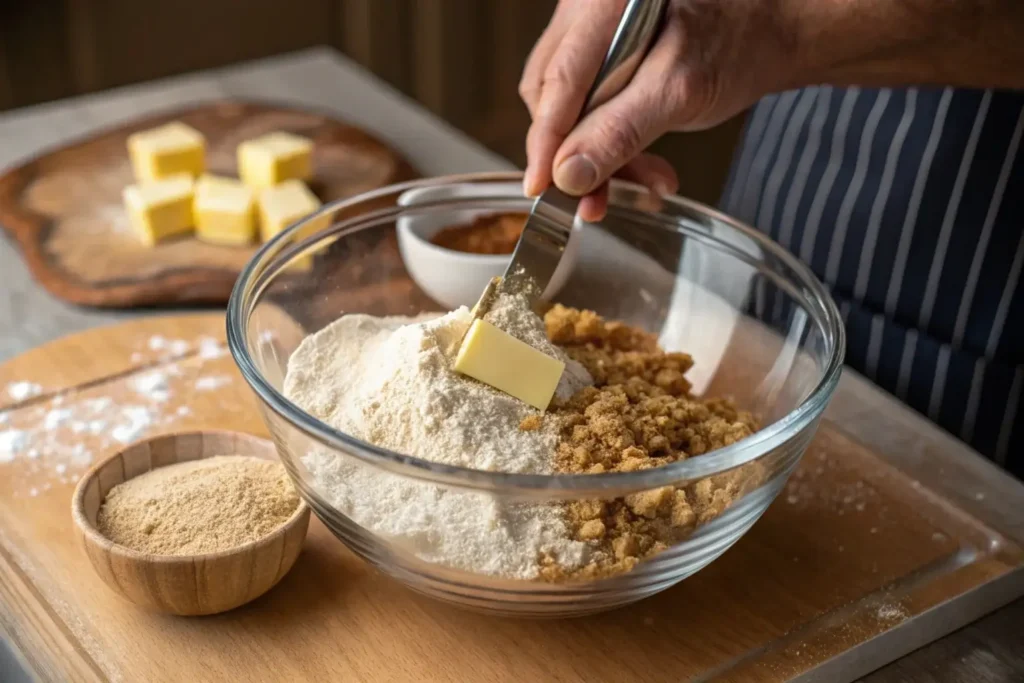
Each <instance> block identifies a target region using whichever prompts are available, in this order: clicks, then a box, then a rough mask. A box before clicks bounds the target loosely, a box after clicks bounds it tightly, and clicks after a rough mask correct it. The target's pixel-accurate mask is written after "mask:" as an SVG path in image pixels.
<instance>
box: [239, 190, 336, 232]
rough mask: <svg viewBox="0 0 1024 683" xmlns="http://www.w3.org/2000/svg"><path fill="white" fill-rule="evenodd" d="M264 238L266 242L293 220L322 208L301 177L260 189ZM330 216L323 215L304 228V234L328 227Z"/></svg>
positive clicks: (259, 204)
mask: <svg viewBox="0 0 1024 683" xmlns="http://www.w3.org/2000/svg"><path fill="white" fill-rule="evenodd" d="M257 204H258V206H259V216H260V238H261V239H262V240H263V241H264V242H266V241H267V240H269V239H270V238H271V237H273V236H274V235H276V234H278V233H279V232H281V231H282V230H284V229H285V228H287V227H288V226H289V225H291V224H292V223H295V222H297V221H299V220H300V219H302V218H305V217H306V216H308V215H309V214H311V213H313V212H314V211H316V210H317V209H319V208H320V200H319V199H317V198H316V195H315V194H313V192H312V191H311V190H310V189H309V188H308V187H306V184H305V183H304V182H302V181H301V180H289V181H286V182H283V183H281V184H280V185H275V186H274V187H268V188H266V189H264V190H263V191H261V192H260V194H259V200H258V202H257ZM329 219H330V216H321V217H320V218H318V219H317V220H315V221H313V222H311V223H310V224H309V225H307V226H306V227H305V228H303V230H302V237H306V236H308V235H312V234H313V233H314V232H316V231H317V230H319V229H321V228H323V227H326V226H327V223H328V221H329Z"/></svg>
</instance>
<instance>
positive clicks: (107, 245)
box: [0, 101, 416, 308]
mask: <svg viewBox="0 0 1024 683" xmlns="http://www.w3.org/2000/svg"><path fill="white" fill-rule="evenodd" d="M173 120H180V121H184V122H185V123H187V124H189V125H190V126H193V127H194V128H196V129H198V130H199V131H201V132H202V133H203V134H204V135H205V136H206V140H207V168H208V170H209V171H210V172H212V173H217V174H223V175H232V176H233V175H236V164H235V148H236V147H237V145H238V143H240V142H242V141H243V140H246V139H249V138H252V137H256V136H258V135H262V134H264V133H268V132H271V131H275V130H285V131H288V132H292V133H296V134H299V135H304V136H306V137H309V138H311V139H313V141H314V152H313V157H314V167H315V170H314V178H313V180H312V181H311V183H310V185H311V187H312V188H313V190H314V191H315V192H316V193H317V195H318V196H319V197H320V199H321V200H323V201H325V202H326V201H331V200H335V199H341V198H344V197H350V196H353V195H356V194H359V193H362V192H366V191H369V190H373V189H376V188H379V187H383V186H385V185H390V184H392V183H395V182H400V181H402V180H408V179H411V178H413V177H415V175H416V173H415V171H414V170H413V168H412V166H410V165H409V163H408V162H407V161H406V160H405V159H404V158H403V157H402V156H401V155H400V154H399V153H398V152H396V151H394V150H393V149H391V148H390V147H388V146H387V145H386V144H384V143H383V142H381V141H380V140H378V139H376V138H375V137H373V136H372V135H370V134H369V133H367V132H365V131H362V130H360V129H358V128H354V127H352V126H350V125H348V124H345V123H342V122H340V121H337V120H335V119H333V118H330V117H329V116H326V115H323V114H319V113H313V112H309V111H301V110H297V109H292V108H288V107H283V106H277V105H271V104H257V103H244V102H233V101H220V102H216V103H211V104H204V105H200V106H197V107H193V108H189V109H185V110H180V111H173V112H167V113H163V114H159V115H157V116H153V117H150V118H147V119H145V120H140V121H137V122H134V123H131V124H129V125H126V126H122V127H120V128H117V129H114V130H109V131H107V132H103V133H100V134H98V135H95V136H93V137H91V138H88V139H85V140H81V141H79V142H77V143H72V144H70V145H67V146H65V147H62V148H60V149H56V150H51V151H49V152H47V153H44V154H42V155H40V156H38V157H36V158H35V159H32V160H31V161H28V162H26V163H25V164H23V165H21V166H19V167H17V168H13V169H10V170H9V171H7V172H6V173H5V174H4V175H3V176H0V225H3V227H4V228H5V229H6V230H7V232H8V233H9V234H10V235H11V236H12V237H13V238H14V240H16V242H17V243H18V245H19V247H20V249H21V253H22V254H23V255H24V258H25V260H26V262H27V264H28V267H29V269H30V270H31V272H32V275H33V276H34V277H35V278H36V279H37V280H38V281H39V282H40V283H41V284H42V285H43V286H44V287H45V288H46V289H47V290H49V291H50V292H51V293H52V294H54V295H55V296H57V297H60V298H61V299H64V300H66V301H69V302H72V303H75V304H82V305H88V306H97V307H107V308H126V307H132V306H160V305H180V304H222V303H224V302H226V301H227V298H228V295H229V294H230V293H231V287H232V286H233V285H234V282H235V278H236V277H237V275H238V273H239V272H240V270H241V268H242V267H243V266H244V265H245V263H246V261H248V259H249V257H250V256H252V254H253V253H254V252H255V249H256V247H255V246H254V247H225V246H217V245H211V244H205V243H203V242H200V241H199V240H197V239H195V238H192V237H187V238H183V239H179V240H174V241H170V242H166V243H163V244H159V245H157V246H156V247H147V246H145V245H143V244H142V243H141V242H140V241H139V240H138V239H137V238H136V237H135V235H134V234H133V233H132V231H131V227H130V225H129V224H128V218H127V215H126V214H125V212H124V209H123V206H122V203H121V191H122V189H123V188H124V187H125V185H127V184H129V183H131V182H132V174H131V168H130V165H129V162H128V155H127V151H126V147H125V143H126V140H127V138H128V136H129V135H130V134H132V133H134V132H136V131H139V130H145V129H147V128H152V127H154V126H158V125H160V124H163V123H166V122H168V121H173Z"/></svg>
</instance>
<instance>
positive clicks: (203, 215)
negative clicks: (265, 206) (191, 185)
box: [193, 175, 256, 245]
mask: <svg viewBox="0 0 1024 683" xmlns="http://www.w3.org/2000/svg"><path fill="white" fill-rule="evenodd" d="M193 213H194V214H195V226H196V237H198V238H199V239H201V240H204V241H206V242H213V243H215V244H227V245H245V244H251V243H252V242H254V241H255V240H256V204H255V198H254V197H253V192H252V190H251V189H250V188H248V187H247V186H246V185H244V184H243V183H242V182H241V181H238V180H235V179H234V178H222V177H218V176H212V175H204V176H201V177H200V178H199V181H198V182H197V183H196V187H195V202H194V204H193Z"/></svg>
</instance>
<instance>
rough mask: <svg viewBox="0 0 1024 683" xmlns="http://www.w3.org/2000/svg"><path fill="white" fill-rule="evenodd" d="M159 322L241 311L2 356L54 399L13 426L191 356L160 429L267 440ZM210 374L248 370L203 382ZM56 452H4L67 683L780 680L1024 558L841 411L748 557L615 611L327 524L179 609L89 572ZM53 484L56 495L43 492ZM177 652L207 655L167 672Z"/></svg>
mask: <svg viewBox="0 0 1024 683" xmlns="http://www.w3.org/2000/svg"><path fill="white" fill-rule="evenodd" d="M154 334H159V335H161V336H163V337H165V338H175V339H185V340H191V339H195V338H196V337H197V336H199V337H202V336H210V337H213V338H217V339H223V319H222V318H221V317H220V316H219V315H205V316H192V317H188V318H159V319H148V320H140V321H135V322H132V323H129V324H128V325H126V326H119V327H113V328H104V329H100V330H96V331H91V332H86V333H82V334H79V335H75V336H73V337H69V338H67V339H65V340H60V341H57V342H54V343H52V344H48V345H46V346H43V347H41V348H40V349H38V350H36V351H34V352H33V353H32V354H29V355H27V356H25V357H24V359H21V358H19V359H15V360H14V361H12V362H10V363H7V364H5V365H3V366H0V377H18V378H20V379H24V380H29V381H35V382H38V383H39V384H41V385H43V386H45V387H47V390H48V392H49V393H48V394H47V395H46V397H44V398H38V399H35V400H34V401H30V402H27V403H23V404H18V405H13V406H9V407H8V409H7V410H6V412H5V415H6V419H7V424H8V425H9V426H10V427H12V428H22V427H25V426H27V425H30V424H32V423H33V421H34V420H38V419H39V416H40V415H41V414H43V413H45V411H47V410H49V409H50V407H51V405H52V401H53V400H55V399H56V397H58V396H61V397H62V405H63V406H65V407H67V406H71V405H74V404H75V402H76V401H85V400H89V399H91V398H96V397H100V396H110V397H112V398H113V400H114V401H115V405H117V404H119V403H120V402H123V401H126V400H128V401H130V400H138V399H137V398H136V399H132V398H131V397H132V391H133V390H132V379H133V378H134V377H137V376H138V374H139V373H140V372H144V371H151V370H152V369H153V368H165V369H166V368H169V367H170V366H171V365H173V366H175V367H176V368H177V371H176V372H177V374H173V375H172V379H171V386H170V387H169V390H170V392H171V396H172V398H171V399H169V400H168V401H167V402H166V405H165V408H164V409H165V410H166V411H167V412H172V411H175V410H176V408H177V407H178V406H179V405H188V406H190V407H191V409H192V410H191V415H190V416H188V417H187V418H184V419H183V421H182V422H179V423H175V424H174V425H164V424H157V425H154V427H153V430H154V432H155V433H160V432H163V431H165V430H168V429H172V430H175V431H188V430H196V429H200V430H201V429H208V428H224V429H231V430H239V431H243V432H247V433H252V434H256V435H261V434H265V427H264V425H263V424H262V423H261V422H260V420H259V418H258V415H257V413H256V411H255V409H254V401H253V398H252V395H251V393H250V392H249V390H248V389H247V387H246V386H245V385H244V383H243V382H242V381H241V379H240V378H239V377H238V376H237V374H235V372H234V370H233V367H232V365H231V361H230V359H228V358H223V357H221V358H204V357H202V356H201V354H196V353H195V351H191V352H185V353H182V354H181V355H179V356H162V357H152V356H150V357H146V358H142V357H139V358H136V360H135V361H132V360H131V358H129V359H127V360H125V359H124V358H123V354H124V352H125V350H127V349H139V348H146V342H147V340H148V339H149V338H150V337H151V336H152V335H154ZM190 348H197V345H192V346H190ZM72 351H73V352H72ZM76 354H77V355H76ZM210 373H216V374H218V375H221V374H229V373H230V374H231V376H232V381H231V382H229V383H227V384H225V385H224V386H223V387H221V388H219V389H218V390H216V391H210V392H197V391H195V390H194V389H191V388H190V387H193V386H194V382H195V379H196V378H197V377H201V376H205V375H208V374H210ZM102 456H103V453H101V452H97V453H96V457H97V458H100V457H102ZM49 457H50V456H49V454H43V455H42V456H40V459H38V460H37V461H36V462H40V464H41V465H43V467H42V468H41V469H40V468H36V469H33V466H32V464H31V462H32V461H30V460H28V459H25V458H16V459H15V460H13V461H12V462H10V463H6V464H0V468H3V472H2V474H3V475H4V476H2V477H0V586H3V587H4V588H3V589H2V590H0V629H2V630H3V631H4V632H5V633H6V635H7V636H8V637H10V638H12V639H13V641H14V644H15V645H16V646H17V647H18V648H19V650H21V651H23V652H25V653H26V654H25V659H26V661H28V662H29V663H30V665H31V666H32V667H33V669H34V670H35V671H37V672H41V675H45V674H46V673H47V672H50V673H52V674H53V675H52V676H51V678H54V679H56V680H104V679H122V680H147V681H163V680H187V679H193V680H218V679H234V680H238V679H242V678H244V679H245V680H253V681H261V680H301V679H320V680H325V679H332V680H425V681H465V680H480V679H482V678H486V679H488V680H494V681H512V680H565V681H576V680H587V681H601V680H608V681H620V680H636V681H666V682H668V681H671V682H673V683H677V682H678V681H681V680H687V679H688V678H692V677H700V676H704V677H707V676H712V675H719V676H720V677H722V678H724V679H726V680H731V681H741V682H742V681H759V682H760V681H782V680H787V679H788V678H789V677H791V676H793V675H796V674H799V673H801V672H804V671H808V670H810V669H811V668H813V667H814V666H816V665H817V664H819V663H821V662H823V661H824V660H826V659H828V658H830V657H831V656H833V655H835V654H837V653H839V652H842V651H845V650H847V649H849V648H851V647H855V646H857V645H858V644H860V643H863V642H865V641H867V640H869V639H871V638H872V637H873V636H875V635H878V634H882V633H886V634H889V635H892V634H894V633H899V632H900V631H901V629H903V628H905V627H906V626H908V625H911V624H913V623H914V619H913V618H912V617H913V616H914V615H917V614H920V613H922V612H924V611H926V610H928V609H931V608H932V607H934V606H936V605H939V604H941V603H943V602H945V601H946V600H947V599H948V598H950V597H951V596H953V595H956V594H958V593H959V592H961V591H964V590H968V589H970V588H971V587H972V586H977V585H981V584H983V583H986V582H988V581H990V580H992V579H995V578H998V577H1000V576H1006V575H1007V574H1008V572H1011V571H1013V567H1015V566H1018V565H1020V564H1021V563H1022V562H1024V552H1021V550H1020V548H1019V547H1017V546H1016V545H1015V544H1013V543H1012V542H1008V541H1004V542H1001V543H1000V544H998V545H997V546H993V545H991V544H990V543H989V541H990V539H991V538H992V533H993V532H992V530H991V529H988V528H987V527H985V526H984V525H981V524H979V523H978V522H977V521H976V520H975V519H974V518H972V517H971V516H969V515H965V514H964V513H963V511H962V509H960V508H957V507H956V506H953V505H951V504H949V503H948V501H946V500H944V499H941V498H939V497H937V496H935V495H934V493H933V492H931V491H929V490H928V489H925V488H922V487H915V486H913V485H912V480H911V479H910V478H909V477H908V476H907V475H906V474H905V473H902V472H900V471H898V470H896V469H895V468H893V467H891V466H889V465H887V464H885V463H884V462H883V461H882V460H881V459H880V458H879V457H878V456H877V455H875V454H874V453H872V452H870V451H869V450H867V449H865V448H863V447H862V446H860V445H858V444H856V443H855V442H853V441H851V440H850V439H849V438H848V437H847V436H845V435H843V434H842V433H841V432H839V431H838V430H837V429H836V427H835V426H834V425H833V424H831V423H827V422H826V423H824V424H823V425H822V428H821V430H820V431H819V436H818V437H817V438H816V439H815V441H814V443H813V444H812V445H811V448H810V450H809V451H808V455H807V456H806V458H805V460H804V462H803V463H802V465H801V467H800V470H799V472H798V475H797V479H796V480H795V481H794V482H793V484H791V486H790V488H788V489H787V490H786V491H784V492H783V494H782V495H781V496H780V498H779V500H778V501H777V502H776V503H775V504H774V505H773V506H772V507H771V508H770V509H769V511H768V512H767V513H766V514H765V516H764V518H762V520H761V521H760V522H759V523H758V524H757V525H755V527H754V528H753V529H752V530H751V532H750V533H749V534H747V536H745V537H744V538H743V539H742V540H741V541H740V542H739V543H738V544H737V545H736V546H735V547H734V548H733V549H732V550H731V551H729V552H728V553H726V554H725V555H724V556H723V557H722V558H721V559H719V560H718V561H716V562H715V563H713V564H712V565H711V566H709V567H708V568H706V569H705V570H703V571H701V572H700V573H699V574H697V575H695V576H694V577H692V578H691V579H688V580H687V581H685V582H683V583H682V584H680V585H679V586H676V587H674V588H672V589H670V590H668V591H666V592H665V593H662V594H660V595H658V596H657V597H655V598H652V599H650V600H646V601H644V602H641V603H638V604H636V605H633V606H630V607H627V608H624V609H620V610H617V611H615V612H611V613H608V614H605V615H599V616H596V617H592V618H588V619H576V620H566V621H554V622H551V621H525V620H502V619H495V618H493V617H485V616H479V615H475V614H471V613H467V612H463V611H461V610H458V609H455V608H451V607H447V606H445V605H442V604H438V603H436V602H433V601H430V600H428V599H426V598H422V597H419V596H417V595H415V594H413V593H411V592H409V591H407V590H404V589H402V588H400V587H399V585H398V584H396V583H394V582H392V581H390V580H388V579H385V578H384V577H381V576H379V575H378V574H376V573H375V572H374V571H372V570H371V569H369V568H368V567H367V566H366V565H365V564H363V563H362V562H361V561H359V560H358V559H356V558H355V556H354V555H352V554H351V553H350V552H349V551H348V550H346V549H345V548H343V547H342V546H341V544H339V543H338V542H337V540H336V539H335V538H334V537H333V536H331V535H330V534H329V533H328V532H327V531H326V530H325V529H324V528H323V526H322V525H321V524H319V522H315V521H314V522H313V523H312V525H311V528H310V533H309V537H308V539H307V543H306V548H305V550H304V552H303V554H302V555H301V556H300V557H299V559H298V561H297V562H296V564H295V566H294V568H293V570H292V571H291V572H290V573H289V574H288V575H287V576H285V577H284V579H283V580H282V581H281V582H280V584H279V585H278V586H277V587H276V588H275V589H274V590H272V591H270V592H268V593H267V594H266V595H265V596H264V597H262V598H260V599H259V600H257V601H255V602H253V603H252V604H250V605H248V606H245V607H241V608H239V609H237V610H233V611H231V612H228V613H225V614H222V615H220V616H217V617H212V618H209V619H202V620H192V619H174V620H170V619H168V618H166V617H162V616H159V615H155V614H152V613H150V612H146V611H143V610H139V609H136V608H134V607H131V606H130V605H127V604H126V603H125V602H124V601H123V600H121V599H120V598H119V597H118V596H117V595H115V594H114V593H113V592H111V591H110V590H108V589H107V588H106V587H105V586H103V585H102V581H101V579H100V578H99V577H97V576H95V575H94V574H93V573H92V572H91V571H89V570H86V569H85V568H84V567H85V565H86V564H88V559H86V557H85V556H84V555H83V554H82V553H81V550H80V548H78V547H77V544H76V543H75V527H74V525H73V523H72V521H71V518H70V515H68V512H67V511H68V507H67V506H68V501H69V499H70V496H71V493H72V490H71V488H72V487H71V485H70V484H64V483H59V482H54V481H52V476H51V475H49V474H47V472H49V471H51V470H50V469H49V468H48V467H46V465H47V464H48V460H47V458H49ZM48 477H50V479H47V478H48ZM43 481H50V483H51V484H52V486H51V487H50V488H48V489H46V490H45V491H43V490H42V482H43ZM29 487H35V488H38V489H39V490H40V491H41V492H40V493H39V494H38V495H35V496H30V495H28V494H27V491H28V489H29ZM791 496H792V497H793V498H792V500H791V499H790V497H791ZM850 496H853V497H852V498H850V499H849V500H847V499H848V497H850ZM858 503H864V505H863V509H858ZM325 642H329V643H330V644H331V647H327V648H325V647H324V645H323V644H324V643H325ZM172 652H189V653H190V655H191V656H190V657H187V658H175V660H174V666H173V667H167V666H166V665H165V664H161V662H164V663H165V662H166V661H167V659H166V658H167V656H168V653H172Z"/></svg>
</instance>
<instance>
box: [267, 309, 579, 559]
mask: <svg viewBox="0 0 1024 683" xmlns="http://www.w3.org/2000/svg"><path fill="white" fill-rule="evenodd" d="M500 303H501V306H500V307H499V306H498V305H497V304H496V306H495V308H496V311H495V313H496V314H495V315H494V316H493V318H492V320H491V321H492V322H494V324H496V325H498V326H499V327H502V328H503V329H506V331H508V332H509V333H510V334H513V335H514V336H516V337H518V338H520V339H524V340H525V341H528V342H530V343H535V344H536V345H537V346H538V347H540V348H541V349H542V350H544V351H545V352H547V353H550V354H551V355H555V356H557V357H559V358H560V359H562V360H565V361H567V372H566V373H565V374H564V375H563V380H562V383H561V385H560V389H559V391H560V393H563V392H567V393H572V392H573V391H575V390H576V389H578V388H579V387H581V386H583V385H585V384H586V383H588V382H589V381H590V378H589V376H588V375H587V374H586V371H585V370H583V368H582V367H580V366H579V365H578V364H576V363H572V362H571V361H568V359H566V358H565V356H564V354H562V352H561V351H560V350H559V349H557V348H556V347H554V346H552V345H550V344H549V343H548V342H547V340H546V337H545V336H544V327H543V322H542V321H541V320H540V319H539V318H537V317H536V316H535V315H533V314H531V313H529V312H528V311H526V310H525V308H524V310H522V311H518V312H517V311H514V310H513V309H514V308H515V305H514V304H513V303H510V302H500ZM469 323H470V315H469V311H468V310H467V309H465V308H461V309H459V310H457V311H454V312H452V313H449V314H447V315H445V316H442V317H439V318H434V319H432V320H424V319H422V318H421V319H418V320H413V319H409V318H397V317H396V318H374V317H371V316H366V315H347V316H344V317H342V318H341V319H339V320H338V321H336V322H334V323H333V324H332V325H330V326H328V327H326V328H325V329H323V330H321V331H320V332H318V333H317V334H314V335H312V336H310V337H307V338H306V339H305V340H304V341H303V342H302V344H301V345H300V346H299V348H298V349H296V351H295V353H294V354H293V355H292V357H291V359H290V362H289V367H288V375H287V377H286V379H285V387H284V388H285V394H286V395H287V396H288V397H289V398H291V400H293V401H295V402H296V403H297V404H298V405H300V406H302V407H303V408H304V409H306V410H307V411H308V412H310V413H311V414H312V415H314V416H316V417H317V418H319V419H321V420H323V421H325V422H327V423H328V424H331V425H332V426H334V427H336V428H338V429H340V430H342V431H344V432H347V433H349V434H351V435H353V436H356V437H358V438H361V439H364V440H366V441H369V442H371V443H373V444H376V445H378V446H382V447H385V448H389V449H391V450H395V451H398V452H400V453H404V454H408V455H414V456H417V457H419V458H423V459H425V460H430V461H433V462H438V463H444V464H449V465H458V466H462V467H470V468H474V469H483V470H491V471H501V472H531V473H550V472H551V471H552V469H553V468H552V465H553V459H554V448H555V443H556V441H557V432H556V429H555V425H554V424H553V423H552V421H546V423H545V424H543V425H542V427H541V428H540V429H538V430H536V431H529V432H528V431H523V430H521V429H519V423H520V422H521V421H522V420H523V418H524V417H526V416H528V415H531V414H535V413H536V411H534V410H533V409H532V408H530V407H529V406H527V405H526V404H524V403H522V402H520V401H518V400H517V399H515V398H512V397H511V396H509V395H507V394H504V393H502V392H500V391H497V390H496V389H493V388H492V387H489V386H487V385H484V384H481V383H479V382H476V381H474V380H471V379H469V378H466V377H463V376H462V375H459V374H457V373H455V372H453V371H452V370H451V369H450V364H451V358H452V357H453V356H454V354H455V352H456V351H457V349H458V344H459V342H460V341H461V339H462V335H463V333H464V332H465V330H466V329H467V327H468V325H469ZM538 335H539V336H538ZM304 462H305V464H306V466H307V467H308V468H309V470H310V473H311V474H312V475H313V477H314V480H315V481H316V484H317V488H318V490H319V491H320V492H321V494H322V495H324V496H325V497H326V498H327V499H328V500H329V501H330V502H331V503H332V504H333V505H334V506H336V507H337V508H338V509H340V510H341V511H342V512H344V513H345V514H347V515H348V516H349V517H351V518H352V519H353V520H354V521H356V522H357V523H359V524H361V525H362V526H364V527H367V528H369V529H371V530H373V531H374V532H375V533H377V534H378V535H380V536H383V537H385V538H388V539H390V540H391V541H392V542H393V543H395V544H396V545H399V546H401V547H403V548H405V549H406V550H408V551H410V552H412V553H414V554H416V555H417V556H418V557H420V558H421V559H423V560H426V561H428V562H435V563H439V564H444V565H447V566H451V567H455V568H459V569H465V570H469V571H474V572H482V573H487V574H493V575H497V576H505V577H516V578H532V577H534V576H536V574H537V560H538V558H539V557H540V556H541V555H542V554H550V555H552V556H554V557H555V558H557V559H558V561H559V562H560V563H561V564H563V565H564V566H566V567H570V568H571V567H575V566H578V565H579V564H581V563H582V562H583V561H584V560H585V551H586V546H585V545H584V544H582V543H578V542H575V541H571V540H569V538H568V530H567V528H566V526H565V522H564V520H563V517H562V512H561V510H560V509H559V508H558V507H557V506H554V505H537V504H524V503H518V504H513V503H509V502H507V501H504V500H501V499H499V498H495V497H493V496H490V495H488V494H481V493H468V492H462V491H457V490H452V489H445V488H442V487H439V486H436V485H432V484H426V483H422V482H417V481H414V480H411V479H407V478H403V477H399V476H396V475H391V474H387V473H384V472H381V471H379V470H376V469H374V468H372V467H368V466H365V465H361V464H359V463H358V462H357V461H355V460H354V459H344V458H342V457H340V456H336V455H334V454H331V453H326V452H313V453H310V454H308V455H307V456H306V457H305V458H304Z"/></svg>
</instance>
